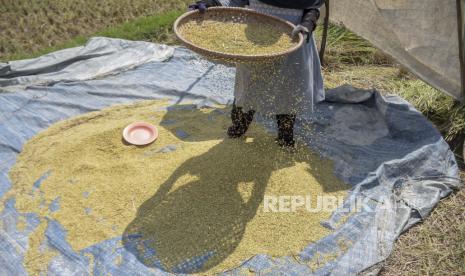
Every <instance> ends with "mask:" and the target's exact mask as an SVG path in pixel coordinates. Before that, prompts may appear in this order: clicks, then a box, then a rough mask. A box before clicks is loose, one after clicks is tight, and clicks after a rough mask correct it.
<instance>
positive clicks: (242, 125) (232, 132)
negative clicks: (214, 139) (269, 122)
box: [228, 104, 255, 138]
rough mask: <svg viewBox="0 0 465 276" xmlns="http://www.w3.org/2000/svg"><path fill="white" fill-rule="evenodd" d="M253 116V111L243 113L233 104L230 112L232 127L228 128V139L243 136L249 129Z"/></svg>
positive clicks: (240, 108)
mask: <svg viewBox="0 0 465 276" xmlns="http://www.w3.org/2000/svg"><path fill="white" fill-rule="evenodd" d="M254 114H255V111H254V110H250V111H249V112H243V111H242V107H237V106H236V104H233V108H232V110H231V120H232V126H230V127H229V128H228V136H229V138H239V137H241V136H243V135H244V134H245V133H246V132H247V130H248V129H249V126H250V123H252V120H253V115H254Z"/></svg>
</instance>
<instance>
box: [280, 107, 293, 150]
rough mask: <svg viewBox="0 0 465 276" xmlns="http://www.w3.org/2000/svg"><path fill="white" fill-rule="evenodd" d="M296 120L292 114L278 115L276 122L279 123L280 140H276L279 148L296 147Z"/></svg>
mask: <svg viewBox="0 0 465 276" xmlns="http://www.w3.org/2000/svg"><path fill="white" fill-rule="evenodd" d="M295 118H296V116H295V115H290V114H279V115H276V121H277V122H278V138H277V139H276V143H278V145H279V146H281V147H285V148H292V147H294V145H295V141H294V123H295Z"/></svg>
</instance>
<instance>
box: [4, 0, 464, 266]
mask: <svg viewBox="0 0 465 276" xmlns="http://www.w3.org/2000/svg"><path fill="white" fill-rule="evenodd" d="M187 2H189V1H185V0H169V1H168V0H165V1H162V0H140V1H136V0H105V1H91V0H81V1H73V0H62V1H57V0H43V1H26V0H16V1H15V0H0V38H1V39H0V61H2V60H3V61H6V60H13V59H20V58H29V57H34V56H38V55H41V54H44V53H48V52H51V51H54V50H57V49H61V48H67V47H72V46H76V45H81V44H84V43H85V41H86V40H87V38H88V37H90V36H95V35H99V36H108V37H120V38H125V39H132V40H146V41H156V42H162V43H168V44H174V43H176V41H175V39H174V36H173V34H172V32H171V26H172V23H173V22H174V20H175V18H176V17H177V16H178V15H179V14H180V13H181V11H182V10H185V6H186V3H187ZM320 32H321V29H318V30H317V37H318V36H319V33H320ZM326 60H327V64H326V66H325V68H324V74H325V81H326V86H327V87H328V88H331V87H336V86H339V85H342V84H346V83H348V84H352V85H354V86H358V87H365V88H373V87H374V88H376V89H378V90H380V91H383V93H395V94H398V95H400V96H402V97H404V98H405V99H407V100H408V101H410V102H411V103H412V104H413V105H414V106H415V107H416V108H417V109H418V110H420V111H421V112H423V114H424V115H425V116H427V117H428V118H429V119H430V120H431V121H432V122H433V123H434V124H435V125H436V126H437V127H438V129H439V130H440V131H441V132H442V133H443V135H444V137H445V138H446V139H447V141H449V143H450V145H451V147H452V148H453V149H454V150H455V152H456V154H457V159H458V160H459V161H462V154H461V151H462V142H463V139H464V137H465V135H464V133H465V107H464V106H463V105H460V104H457V103H456V102H455V101H454V100H453V99H452V98H450V97H448V96H446V95H444V94H442V93H440V92H439V91H437V90H435V89H433V88H431V87H430V86H429V85H427V84H425V83H424V82H422V81H420V80H418V79H417V78H415V77H414V76H412V75H410V74H409V73H407V72H406V71H405V70H403V69H402V68H399V67H398V66H396V65H394V64H393V62H392V61H390V60H389V59H387V58H386V57H385V56H384V55H383V54H382V53H381V52H380V51H378V50H377V49H375V48H373V47H372V46H371V45H370V44H369V43H367V42H366V41H364V40H363V39H361V38H359V37H358V36H356V35H354V34H353V33H351V32H349V31H347V30H345V29H343V28H340V27H337V26H332V27H331V29H330V31H329V41H328V46H327V54H326ZM461 163H462V164H463V162H461ZM464 206H465V190H462V191H461V192H458V193H456V194H455V195H453V196H452V197H451V198H448V199H447V200H444V201H443V202H442V203H441V204H440V205H439V207H438V208H436V209H435V211H434V212H433V214H432V215H431V216H430V217H429V218H428V219H427V220H426V221H425V222H424V223H423V224H421V225H419V226H417V227H414V228H413V229H411V230H410V231H408V232H407V233H406V234H404V235H403V236H402V237H401V238H400V239H399V241H398V243H397V244H396V248H395V251H394V253H393V255H392V257H391V258H390V259H389V260H388V261H387V262H386V266H385V268H384V270H383V272H382V274H383V275H424V274H426V275H465V219H464V215H463V214H464V213H465V209H464Z"/></svg>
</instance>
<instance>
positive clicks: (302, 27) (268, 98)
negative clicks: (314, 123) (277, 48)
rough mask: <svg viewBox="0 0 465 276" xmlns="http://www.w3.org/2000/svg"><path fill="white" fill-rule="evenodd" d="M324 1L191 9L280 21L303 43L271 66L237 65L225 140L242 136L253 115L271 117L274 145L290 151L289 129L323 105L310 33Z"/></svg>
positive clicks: (216, 0)
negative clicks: (236, 10) (232, 10)
mask: <svg viewBox="0 0 465 276" xmlns="http://www.w3.org/2000/svg"><path fill="white" fill-rule="evenodd" d="M323 3H324V0H292V1H290V0H202V1H199V2H197V3H196V4H193V5H191V6H190V7H191V8H195V9H200V10H205V9H206V8H208V7H213V6H232V7H245V6H248V8H250V9H253V10H255V11H258V12H261V13H265V14H269V15H273V16H277V17H280V18H282V19H284V20H287V21H289V22H292V23H293V24H294V25H296V27H295V29H294V31H293V35H297V34H298V33H302V34H304V35H305V36H306V37H307V43H306V45H304V46H303V47H301V48H300V49H299V50H298V51H296V52H294V53H292V54H290V55H289V56H288V57H287V58H286V59H285V60H284V61H283V62H281V63H275V64H267V63H263V64H239V65H237V70H236V81H235V89H234V97H235V100H234V104H233V108H232V111H231V119H232V125H231V126H230V127H229V128H228V136H229V137H230V138H238V137H241V136H243V135H244V134H245V133H246V132H247V129H248V127H249V125H250V123H251V122H252V120H253V116H254V114H255V112H259V113H261V114H264V115H274V116H275V118H276V120H277V124H278V137H277V139H276V141H277V143H278V144H279V145H280V146H283V147H293V146H294V144H295V142H294V124H295V120H296V117H297V116H298V115H299V114H304V113H305V112H311V111H313V105H314V104H315V103H316V102H320V101H322V100H324V89H323V76H322V74H321V65H320V60H319V57H318V51H317V48H316V45H315V41H314V39H313V36H312V33H313V31H314V30H315V27H316V24H317V20H318V18H319V16H320V12H319V8H320V7H321V6H322V4H323Z"/></svg>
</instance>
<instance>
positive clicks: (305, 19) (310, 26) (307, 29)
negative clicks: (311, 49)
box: [292, 9, 320, 39]
mask: <svg viewBox="0 0 465 276" xmlns="http://www.w3.org/2000/svg"><path fill="white" fill-rule="evenodd" d="M318 18H320V10H318V9H308V10H305V11H304V15H303V16H302V20H301V22H300V24H299V25H297V26H296V27H295V28H294V31H293V32H292V35H293V36H296V35H298V34H299V33H302V34H304V35H307V39H310V35H311V34H312V33H313V31H314V30H315V28H316V25H317V21H318Z"/></svg>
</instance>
